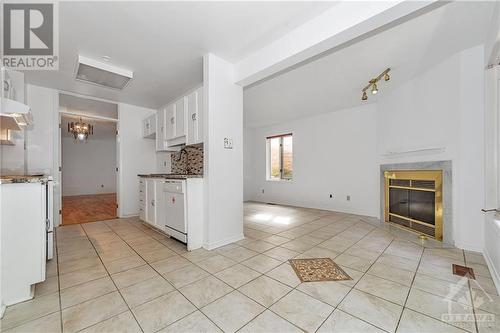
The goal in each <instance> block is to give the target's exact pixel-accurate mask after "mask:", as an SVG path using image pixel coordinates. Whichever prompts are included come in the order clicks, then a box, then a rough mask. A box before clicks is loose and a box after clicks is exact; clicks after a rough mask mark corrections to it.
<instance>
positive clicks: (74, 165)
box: [61, 119, 117, 196]
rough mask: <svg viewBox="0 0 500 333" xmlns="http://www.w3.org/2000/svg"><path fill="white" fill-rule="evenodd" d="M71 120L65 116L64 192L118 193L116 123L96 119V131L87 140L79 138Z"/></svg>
mask: <svg viewBox="0 0 500 333" xmlns="http://www.w3.org/2000/svg"><path fill="white" fill-rule="evenodd" d="M71 120H74V119H71ZM71 120H70V121H71ZM67 122H68V120H67V119H63V122H62V139H61V144H62V168H63V169H62V195H63V196H71V195H86V194H98V193H115V192H116V166H117V164H116V134H115V131H116V124H115V123H113V122H92V124H93V126H94V134H93V135H90V136H89V138H88V140H87V142H75V140H74V138H73V136H72V135H71V134H70V133H68V131H67Z"/></svg>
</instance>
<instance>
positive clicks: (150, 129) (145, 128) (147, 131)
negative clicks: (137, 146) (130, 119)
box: [142, 114, 156, 139]
mask: <svg viewBox="0 0 500 333" xmlns="http://www.w3.org/2000/svg"><path fill="white" fill-rule="evenodd" d="M142 136H143V137H144V138H147V139H154V138H155V137H156V114H153V115H151V116H149V117H147V118H146V119H144V120H143V121H142Z"/></svg>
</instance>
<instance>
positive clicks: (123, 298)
mask: <svg viewBox="0 0 500 333" xmlns="http://www.w3.org/2000/svg"><path fill="white" fill-rule="evenodd" d="M104 223H105V222H104ZM105 224H106V223H105ZM106 225H107V224H106ZM108 227H109V226H108ZM81 228H82V229H83V232H84V233H85V235H87V238H88V233H87V230H85V228H83V227H81ZM113 232H114V231H113ZM115 234H116V233H115ZM89 242H90V243H91V244H92V247H93V248H94V250H95V251H96V252H97V256H98V257H99V260H100V261H101V264H102V265H103V267H104V269H105V270H106V273H107V274H108V277H109V279H110V280H111V282H112V283H113V285H114V286H115V288H116V291H117V292H118V294H119V295H120V297H121V298H122V300H123V302H124V303H125V305H126V306H127V308H128V310H129V311H130V313H131V314H132V316H133V317H134V320H135V321H136V323H137V325H138V326H139V328H140V329H141V331H142V332H144V330H143V329H142V326H141V325H140V324H139V321H138V320H137V317H136V316H135V314H134V312H133V311H132V308H130V306H129V304H128V303H127V301H126V300H125V297H123V295H122V293H121V291H120V289H119V288H118V286H117V285H116V283H115V281H114V280H113V278H112V277H111V274H109V271H108V269H107V268H106V265H105V264H104V261H102V258H101V256H100V255H99V252H98V251H97V249H96V247H95V245H94V243H92V242H91V241H90V239H89ZM127 245H128V244H127ZM80 304H81V303H80ZM115 316H117V315H114V316H111V317H110V318H113V317H115ZM110 318H106V319H104V320H101V321H100V322H98V323H102V322H104V321H106V320H108V319H110ZM98 323H95V324H98ZM95 324H93V325H95ZM93 325H91V326H93ZM87 327H90V326H87Z"/></svg>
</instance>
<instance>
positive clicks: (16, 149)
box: [0, 131, 25, 175]
mask: <svg viewBox="0 0 500 333" xmlns="http://www.w3.org/2000/svg"><path fill="white" fill-rule="evenodd" d="M24 133H25V132H24V131H11V134H10V135H11V137H10V138H11V141H12V142H13V143H14V145H13V146H7V145H0V166H1V167H0V174H2V175H22V174H24V173H25V170H24V166H25V161H24V137H25V136H24Z"/></svg>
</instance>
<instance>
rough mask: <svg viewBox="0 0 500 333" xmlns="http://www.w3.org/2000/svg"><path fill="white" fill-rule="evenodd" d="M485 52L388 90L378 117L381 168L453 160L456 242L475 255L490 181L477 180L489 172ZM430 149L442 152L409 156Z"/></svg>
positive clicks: (456, 58)
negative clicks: (486, 165)
mask: <svg viewBox="0 0 500 333" xmlns="http://www.w3.org/2000/svg"><path fill="white" fill-rule="evenodd" d="M483 49H484V48H483V46H482V45H480V46H477V47H473V48H471V49H468V50H464V51H462V52H459V53H457V54H455V55H453V56H451V57H449V58H447V59H445V60H444V61H442V62H441V63H439V64H436V65H435V66H434V67H432V68H429V69H428V70H426V71H424V72H422V73H421V74H420V75H418V76H416V77H415V78H413V79H412V80H410V81H408V82H405V83H402V84H401V85H399V86H396V87H394V88H393V89H391V90H388V91H385V92H382V94H381V95H380V97H379V100H378V113H377V116H378V117H377V128H378V136H377V151H378V155H379V164H389V163H391V164H392V163H410V162H423V161H442V160H451V161H452V187H453V190H452V191H453V193H452V196H453V199H452V202H453V210H452V215H453V217H452V219H453V222H452V223H453V225H452V228H453V231H452V234H453V241H454V243H455V245H456V246H457V247H460V248H465V249H468V250H475V251H482V248H483V235H482V233H483V218H482V216H480V212H481V208H482V205H483V201H484V200H483V199H484V182H482V181H481V180H479V179H478V178H479V177H475V176H474V175H477V174H482V170H483V169H482V168H483V155H482V154H483V153H482V152H483V147H484V141H483V137H484V136H483V133H484V123H483V121H484V118H483V117H484V116H483V114H484V94H483V91H484V89H483V86H484V53H483V52H484V51H483ZM393 76H394V75H393ZM396 83H397V81H396V80H393V81H391V84H396ZM427 148H440V149H438V150H435V151H434V152H416V153H405V152H409V151H414V150H419V149H427ZM390 152H396V154H389V153H390Z"/></svg>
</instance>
